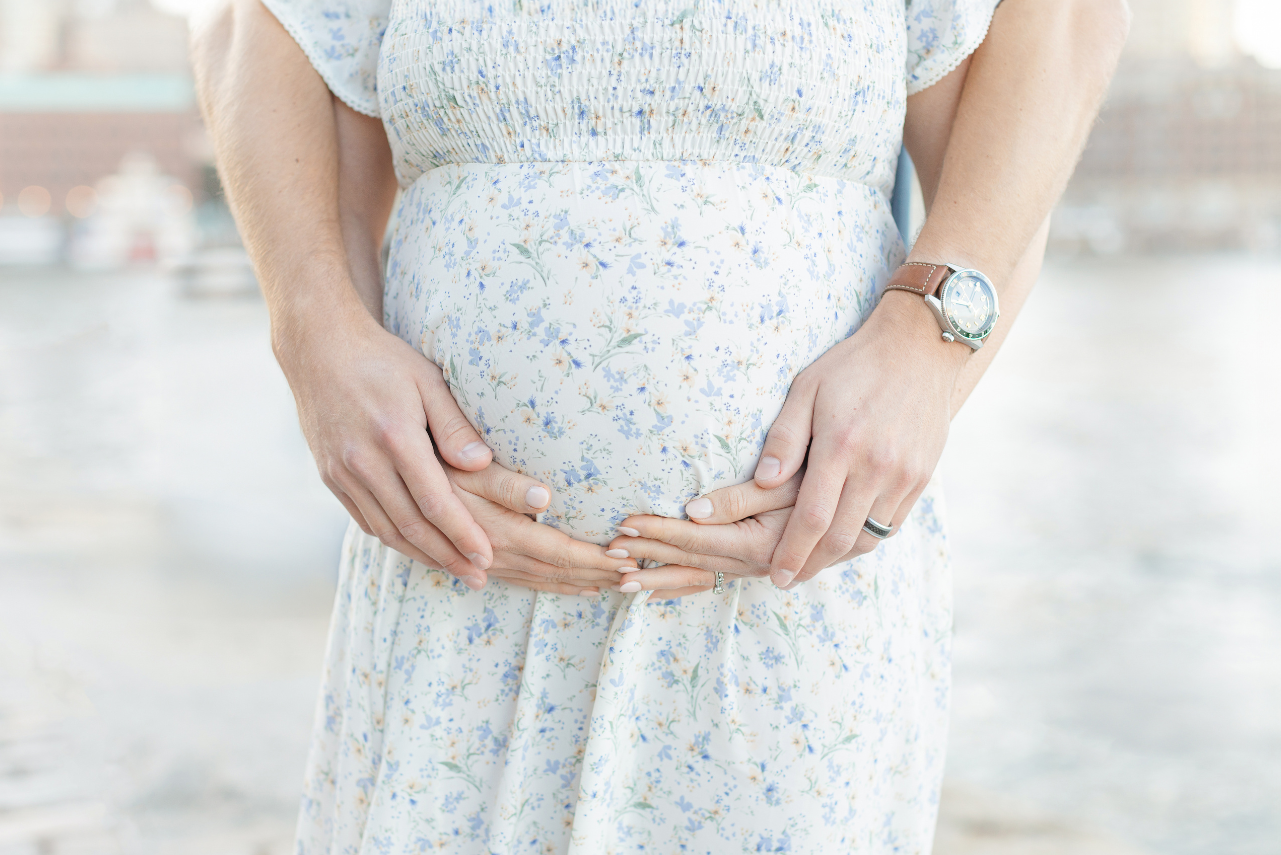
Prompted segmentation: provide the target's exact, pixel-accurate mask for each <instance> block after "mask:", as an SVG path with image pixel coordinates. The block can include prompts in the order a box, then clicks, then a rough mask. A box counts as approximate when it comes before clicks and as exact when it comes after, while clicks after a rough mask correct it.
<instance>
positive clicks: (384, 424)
mask: <svg viewBox="0 0 1281 855" xmlns="http://www.w3.org/2000/svg"><path fill="white" fill-rule="evenodd" d="M374 436H375V437H377V439H378V444H379V445H381V446H382V447H383V448H386V449H388V450H389V451H392V452H396V451H399V450H400V449H401V448H402V447H403V446H404V444H405V432H404V429H402V428H401V426H400V425H399V424H397V423H396V422H394V421H392V420H391V419H379V420H378V422H377V423H376V424H375V425H374Z"/></svg>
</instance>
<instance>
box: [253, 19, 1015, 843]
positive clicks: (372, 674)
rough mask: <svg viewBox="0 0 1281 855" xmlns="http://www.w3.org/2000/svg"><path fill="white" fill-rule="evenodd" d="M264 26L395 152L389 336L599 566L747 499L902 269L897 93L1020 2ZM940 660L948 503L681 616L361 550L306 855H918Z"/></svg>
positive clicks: (357, 546) (939, 706)
mask: <svg viewBox="0 0 1281 855" xmlns="http://www.w3.org/2000/svg"><path fill="white" fill-rule="evenodd" d="M266 3H267V5H268V7H269V8H271V10H272V11H273V12H274V13H275V14H276V16H277V17H278V18H279V19H280V20H281V22H282V23H283V24H284V25H285V27H286V28H287V29H288V30H289V32H290V33H291V34H292V35H293V36H294V38H295V39H296V40H297V41H298V43H299V44H300V45H301V46H302V48H303V49H304V51H305V52H306V53H307V55H308V57H309V58H310V59H311V60H312V62H313V64H314V65H315V66H316V68H317V69H318V70H319V71H320V73H321V75H322V76H323V77H324V79H325V80H326V82H327V83H328V84H329V86H330V87H331V89H332V90H333V91H334V93H335V94H336V95H337V96H338V97H340V98H342V99H343V100H344V101H345V102H347V103H348V104H349V105H351V106H352V107H353V108H354V109H356V110H359V111H361V112H364V113H367V114H369V115H374V116H379V117H381V118H382V120H383V122H384V124H385V126H386V128H387V132H388V137H389V139H390V142H391V146H392V149H393V154H394V158H395V164H396V170H397V174H398V177H399V180H400V183H401V186H402V188H403V193H402V196H401V200H400V202H399V205H398V210H397V214H396V225H395V230H394V233H393V235H392V239H391V253H390V258H389V262H388V267H387V277H386V283H387V284H386V294H385V301H384V303H385V313H386V317H385V323H386V326H387V328H388V329H390V330H392V331H394V332H395V333H396V334H397V335H399V336H401V337H402V338H404V339H405V340H406V341H408V342H409V343H411V344H412V345H414V346H415V347H417V348H419V349H420V350H421V352H422V353H423V354H424V355H425V356H426V357H427V358H429V359H432V360H434V361H435V362H436V363H437V364H438V365H440V366H441V368H442V369H443V370H444V372H445V374H446V377H447V378H448V380H449V383H450V385H451V388H452V389H453V391H454V395H455V397H456V399H457V400H458V403H459V405H460V406H461V407H462V409H463V411H464V413H466V414H467V416H468V417H469V418H470V419H471V420H472V422H473V423H474V424H475V426H476V427H477V428H478V429H479V430H480V431H481V432H482V435H483V436H484V437H485V439H486V441H487V442H488V443H489V445H490V446H491V447H492V448H493V449H494V452H495V455H496V459H497V460H498V461H499V462H500V463H502V464H503V465H505V466H508V467H510V468H512V469H517V470H520V471H523V472H526V473H528V474H529V475H531V476H533V477H536V478H539V479H541V480H543V481H544V482H546V483H548V484H550V485H552V486H553V488H554V498H553V502H552V505H551V507H550V509H549V510H548V511H547V512H545V513H544V514H543V515H542V517H541V519H542V521H543V522H545V523H547V524H549V525H554V526H557V527H559V528H561V529H563V530H564V531H566V532H568V533H570V534H571V535H573V536H574V537H577V538H580V539H583V540H589V541H594V542H597V543H605V542H607V541H609V540H610V539H611V538H612V537H613V536H614V535H615V527H616V526H617V524H618V523H619V522H620V521H621V520H622V519H624V518H625V517H626V516H628V515H629V514H632V513H638V512H639V513H657V514H665V515H668V516H677V517H679V516H681V515H682V507H683V505H684V504H685V502H687V501H688V500H690V499H691V498H693V497H694V496H697V495H700V494H702V493H705V492H707V491H710V490H713V489H716V488H718V487H721V486H725V485H728V484H733V483H739V482H743V481H746V480H748V479H749V478H750V477H751V473H752V472H753V470H754V468H755V464H756V461H757V458H758V456H759V453H760V449H761V445H762V443H763V441H764V438H765V435H766V433H767V431H768V429H769V426H770V423H771V422H772V421H773V419H774V418H775V417H776V416H777V414H778V412H779V410H780V408H781V407H782V404H783V400H784V398H785V397H786V395H787V390H788V387H789V384H790V383H791V381H792V379H793V378H794V377H795V376H796V374H797V373H798V372H799V371H800V370H801V369H803V368H804V367H805V366H806V365H808V364H809V363H811V362H812V361H813V360H814V359H816V358H817V357H818V356H820V355H821V354H822V353H823V352H824V351H825V350H827V349H828V348H829V347H831V346H832V345H833V344H834V343H836V342H838V341H840V340H841V339H843V338H845V337H847V336H849V335H850V334H851V333H853V332H854V330H856V329H857V328H858V326H859V324H860V323H861V322H862V321H863V320H864V319H865V318H866V317H867V316H868V314H869V313H870V312H871V310H872V309H873V308H874V307H875V305H876V302H877V300H878V299H879V297H880V294H881V293H882V290H883V288H884V285H885V282H886V280H887V278H888V274H889V271H890V270H891V269H892V268H893V267H894V266H896V265H897V263H899V262H900V261H901V260H902V257H903V245H902V242H901V240H900V237H899V235H898V232H897V230H896V229H895V227H894V223H893V220H892V218H891V216H890V210H889V204H888V196H889V193H890V191H891V189H892V188H891V185H892V182H893V180H894V171H895V164H896V160H897V156H898V152H899V147H900V143H901V136H902V125H903V115H904V105H905V98H906V96H907V95H908V94H910V93H913V92H916V91H919V90H921V89H924V88H925V87H927V86H929V85H931V84H933V83H934V82H936V81H937V80H939V79H940V78H941V77H942V76H944V75H945V74H946V73H947V72H948V71H950V70H952V69H953V68H955V67H956V65H957V64H958V63H959V62H960V61H961V60H962V59H963V58H964V57H965V56H967V55H968V54H969V53H970V52H971V51H973V49H974V48H975V47H976V46H977V45H978V44H979V42H981V41H982V39H983V37H984V35H985V33H986V29H987V25H988V22H989V20H990V18H991V15H992V7H993V5H994V3H993V2H990V0H908V2H906V3H905V2H904V0H860V1H859V2H854V3H847V4H839V3H829V2H824V0H797V2H787V3H784V2H763V1H760V0H758V1H757V2H754V0H633V2H623V0H504V2H502V3H501V4H496V3H493V2H489V0H484V2H482V0H434V2H428V0H394V2H387V0H266ZM950 628H951V601H950V581H949V569H948V561H947V552H946V542H945V538H944V532H943V526H942V504H941V498H940V496H939V493H938V490H937V487H936V486H931V488H930V489H928V490H927V491H926V493H925V494H924V495H923V496H922V498H921V499H920V501H919V502H918V504H917V506H916V508H915V509H914V510H913V512H912V514H911V516H910V518H909V519H908V520H907V522H905V523H904V525H903V527H902V530H901V533H900V534H899V535H898V536H897V537H895V538H893V539H891V540H889V541H887V542H886V543H884V544H883V545H882V546H881V547H880V548H879V549H878V550H877V551H876V552H875V553H873V554H872V555H869V556H866V557H863V558H860V559H858V560H855V561H852V562H849V563H846V564H843V565H840V566H837V567H833V568H830V569H828V570H827V571H825V572H824V573H822V574H820V575H819V576H818V577H817V578H815V579H814V580H813V581H811V582H809V583H807V584H805V585H802V586H800V587H798V588H796V589H794V590H792V591H790V592H783V591H779V590H777V589H776V588H775V587H774V586H773V585H772V584H771V583H770V582H769V580H768V579H760V580H742V581H736V582H734V583H732V584H729V585H727V586H726V591H725V593H724V594H712V593H705V594H700V595H697V596H691V597H685V598H683V599H681V600H678V601H675V602H672V603H669V604H663V603H658V602H653V603H651V602H650V601H649V600H648V596H647V594H646V593H645V592H641V593H639V594H635V595H623V594H620V593H613V592H606V593H605V594H603V595H602V596H601V597H599V598H598V599H585V598H582V597H565V596H559V595H552V594H542V593H534V592H531V591H528V590H525V589H523V588H517V587H513V586H510V585H507V584H505V583H503V582H501V581H493V582H491V583H490V584H489V585H488V586H487V587H486V588H485V589H484V590H482V591H479V592H472V591H469V590H468V589H467V588H466V587H464V586H462V585H461V584H460V583H458V582H456V581H455V580H454V579H453V578H452V577H450V576H448V575H446V574H444V573H442V572H440V571H437V570H434V569H431V568H428V567H425V566H423V565H421V564H418V563H415V562H413V561H411V560H409V559H408V558H405V557H404V556H402V555H400V554H398V553H396V552H394V551H392V550H389V549H387V548H386V547H384V546H383V545H382V544H380V543H379V542H378V541H377V540H376V539H374V538H370V537H367V536H365V535H364V534H363V533H361V532H360V530H359V529H357V528H355V527H354V526H353V527H351V528H350V529H349V532H348V536H347V539H346V542H345V545H344V550H343V557H342V567H341V573H340V582H339V592H338V597H337V602H336V605H335V610H334V616H333V623H332V628H331V634H330V640H329V649H328V653H327V660H326V667H325V674H324V685H323V690H322V699H321V703H320V708H319V711H318V717H317V720H316V724H315V735H314V741H313V745H312V749H311V756H310V760H309V763H308V769H307V777H306V792H305V796H304V799H303V806H302V812H301V817H300V821H299V828H298V844H297V851H298V853H299V855H322V853H333V855H338V853H342V855H348V853H352V854H353V855H354V853H403V852H415V853H417V852H456V853H467V854H468V855H471V853H477V855H489V853H504V855H505V854H506V853H575V855H602V853H640V852H647V853H648V852H657V853H668V852H672V853H675V852H690V853H729V852H796V853H836V852H856V853H891V852H893V853H924V852H928V851H929V849H930V846H931V839H932V834H933V825H934V819H935V815H936V811H937V801H938V792H939V786H940V781H941V777H942V765H943V757H944V748H945V739H946V729H947V707H948V696H949V639H950Z"/></svg>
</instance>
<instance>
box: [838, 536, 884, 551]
mask: <svg viewBox="0 0 1281 855" xmlns="http://www.w3.org/2000/svg"><path fill="white" fill-rule="evenodd" d="M879 543H880V541H878V540H876V538H874V537H872V536H870V535H864V536H863V537H860V538H858V539H857V540H856V541H855V542H854V545H853V546H851V547H850V548H849V549H848V550H847V551H846V554H849V553H851V552H852V553H853V554H855V555H866V554H867V553H869V552H873V551H875V550H876V547H877V545H878V544H879Z"/></svg>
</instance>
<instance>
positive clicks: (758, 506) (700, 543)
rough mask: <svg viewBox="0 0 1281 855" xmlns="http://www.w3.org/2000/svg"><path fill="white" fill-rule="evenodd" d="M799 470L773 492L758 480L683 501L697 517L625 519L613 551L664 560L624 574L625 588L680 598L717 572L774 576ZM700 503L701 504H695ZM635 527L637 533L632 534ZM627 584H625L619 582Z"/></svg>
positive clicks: (707, 584) (706, 584)
mask: <svg viewBox="0 0 1281 855" xmlns="http://www.w3.org/2000/svg"><path fill="white" fill-rule="evenodd" d="M801 475H802V473H799V472H798V473H797V474H796V475H794V476H792V478H790V479H788V480H787V481H786V482H784V483H783V484H781V485H780V486H778V487H775V488H774V489H772V490H763V489H761V488H760V487H759V486H757V485H756V483H755V482H753V481H749V482H747V483H746V484H738V485H736V486H733V487H725V488H722V489H720V490H716V491H714V492H711V493H708V494H707V495H706V496H703V497H701V498H698V499H695V500H694V501H693V502H690V503H689V504H688V505H686V506H685V512H686V513H687V514H688V513H690V512H691V511H693V514H691V518H694V516H695V515H697V521H696V522H689V521H686V520H678V519H673V518H672V517H660V516H651V515H648V514H638V515H635V516H630V517H628V518H627V519H625V520H623V522H622V524H621V525H620V526H619V530H620V531H623V532H624V534H623V535H622V536H620V537H616V538H614V540H612V541H610V544H609V547H610V549H611V550H622V551H623V553H625V554H627V555H628V556H629V557H631V558H633V559H635V560H636V561H637V562H638V563H639V562H642V561H654V562H657V563H660V564H663V565H664V566H662V567H653V568H650V569H646V570H634V571H632V572H629V573H626V574H624V575H623V578H622V584H623V585H630V586H635V587H629V588H626V589H624V590H625V591H653V592H654V593H653V594H651V599H674V598H676V597H683V596H686V595H689V594H698V593H702V592H703V591H710V590H711V589H712V586H713V584H714V583H715V581H716V571H717V570H719V571H721V573H723V574H724V575H725V579H726V580H727V581H729V580H732V579H734V578H754V577H760V576H768V575H769V561H770V556H772V555H773V554H774V549H775V547H777V546H778V541H779V539H780V538H781V537H782V536H783V529H784V528H785V527H786V526H787V520H788V519H789V518H790V517H791V515H792V506H793V505H794V504H796V494H797V492H798V491H799V490H800V486H801ZM696 503H697V504H696ZM632 532H635V535H632V534H631V533H632ZM620 587H621V586H620Z"/></svg>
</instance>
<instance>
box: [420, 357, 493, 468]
mask: <svg viewBox="0 0 1281 855" xmlns="http://www.w3.org/2000/svg"><path fill="white" fill-rule="evenodd" d="M418 388H419V391H420V392H421V394H422V397H423V410H424V412H425V413H426V415H427V426H428V427H429V428H430V429H431V436H432V440H433V441H434V442H435V445H436V450H437V451H438V452H439V453H440V456H441V457H443V458H444V459H445V462H446V463H448V464H449V465H450V466H453V467H454V468H455V469H462V470H464V471H467V472H475V471H478V470H480V469H484V468H485V467H486V466H488V465H489V462H490V461H491V460H493V459H494V453H493V452H492V451H490V450H489V446H487V445H485V443H484V442H482V441H481V439H480V435H479V434H477V433H476V430H475V428H473V427H472V426H471V422H469V421H467V417H466V416H464V415H463V411H462V410H460V409H458V402H457V401H455V400H454V395H453V393H452V392H450V391H449V385H448V384H447V383H446V382H445V376H444V374H442V373H441V371H440V369H439V368H437V367H436V364H435V363H433V362H430V361H427V365H426V366H425V370H424V371H423V372H422V376H421V379H420V380H419V383H418Z"/></svg>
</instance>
